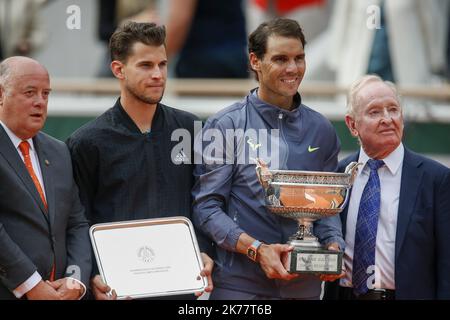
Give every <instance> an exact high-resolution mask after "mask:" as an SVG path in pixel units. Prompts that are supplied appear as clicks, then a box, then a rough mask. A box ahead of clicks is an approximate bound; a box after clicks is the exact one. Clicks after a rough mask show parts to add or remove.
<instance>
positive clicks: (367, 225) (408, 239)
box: [326, 76, 450, 300]
mask: <svg viewBox="0 0 450 320" xmlns="http://www.w3.org/2000/svg"><path fill="white" fill-rule="evenodd" d="M345 122H346V124H347V127H348V128H349V130H350V132H351V134H352V135H353V136H354V137H357V138H358V140H359V142H360V144H361V148H360V150H359V151H358V152H357V153H355V154H353V155H351V156H349V157H348V158H346V159H345V160H343V161H341V163H340V169H341V170H343V168H345V166H346V165H347V164H348V163H349V162H351V161H358V162H360V163H362V165H361V166H360V170H359V172H358V175H357V177H356V179H355V182H354V185H353V188H352V190H351V196H350V200H349V203H348V205H347V207H346V209H345V210H344V211H343V212H342V213H341V219H342V226H343V229H344V230H343V234H344V236H345V241H346V249H345V255H344V267H345V276H344V277H343V278H342V279H340V280H338V281H336V282H338V283H336V284H335V287H334V288H331V286H328V288H327V293H326V298H340V299H365V300H367V299H368V300H385V299H450V248H449V243H450V170H449V168H447V167H445V166H443V165H441V164H439V163H437V162H435V161H433V160H430V159H428V158H426V157H424V156H421V155H418V154H416V153H414V152H412V151H410V150H408V149H407V148H405V147H404V146H403V144H402V136H403V113H402V108H401V106H400V102H399V98H398V95H397V91H396V89H395V87H394V86H393V84H392V83H389V82H385V81H383V80H382V79H381V78H379V77H377V76H364V77H363V78H361V79H360V80H358V81H357V82H356V83H354V84H353V85H352V86H351V88H350V91H349V96H348V113H347V115H346V117H345Z"/></svg>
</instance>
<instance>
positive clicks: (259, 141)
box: [171, 121, 280, 167]
mask: <svg viewBox="0 0 450 320" xmlns="http://www.w3.org/2000/svg"><path fill="white" fill-rule="evenodd" d="M171 141H174V142H178V143H177V144H176V145H175V146H174V147H173V148H172V151H171V159H172V162H173V163H174V164H177V165H178V164H182V163H184V164H207V165H223V164H251V163H255V160H256V158H260V159H263V160H264V161H265V162H266V163H270V166H271V167H278V166H279V162H280V161H279V157H280V132H279V129H251V128H250V129H246V130H244V129H240V128H238V129H224V130H220V129H218V128H209V129H206V130H205V129H203V128H202V122H201V121H195V123H194V136H192V135H191V133H190V132H189V130H187V129H176V130H175V131H173V132H172V135H171ZM192 146H193V148H192ZM192 149H193V150H192Z"/></svg>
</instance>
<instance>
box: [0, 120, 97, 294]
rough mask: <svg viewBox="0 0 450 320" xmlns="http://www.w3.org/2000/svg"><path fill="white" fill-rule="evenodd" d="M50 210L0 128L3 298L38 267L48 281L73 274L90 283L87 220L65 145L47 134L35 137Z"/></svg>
mask: <svg viewBox="0 0 450 320" xmlns="http://www.w3.org/2000/svg"><path fill="white" fill-rule="evenodd" d="M33 143H34V146H35V149H36V152H37V154H38V158H39V163H40V167H41V172H42V178H43V181H44V189H45V194H46V200H47V204H48V212H46V209H45V207H44V204H43V203H42V200H41V198H40V196H39V193H38V191H37V189H36V187H35V185H34V183H33V180H32V179H31V177H30V175H29V173H28V171H27V169H26V167H25V165H24V162H23V161H22V159H21V157H20V155H19V153H18V152H17V151H16V149H15V148H14V145H13V143H12V142H11V140H10V139H9V137H8V135H7V134H6V132H5V131H4V129H3V127H1V126H0V299H15V296H14V295H13V293H12V291H13V290H14V289H15V288H17V287H18V286H19V285H20V284H22V283H23V282H24V281H26V280H27V279H28V278H29V277H30V276H31V275H32V274H33V273H34V272H35V271H38V272H39V274H40V275H41V276H42V278H43V279H44V280H47V279H49V277H50V274H51V271H52V266H53V264H55V268H56V270H55V279H59V278H63V277H65V276H72V277H74V278H77V279H78V280H81V281H82V282H83V283H84V284H85V285H87V284H88V281H89V277H90V272H91V248H90V241H89V235H88V222H87V220H86V218H85V216H84V209H83V207H82V205H81V203H80V200H79V197H78V189H77V186H76V184H75V182H74V179H73V174H72V163H71V159H70V154H69V151H68V149H67V147H66V145H65V144H64V143H63V142H61V141H59V140H56V139H54V138H52V137H50V136H48V135H46V134H44V133H41V132H40V133H38V134H37V135H36V136H35V137H34V138H33Z"/></svg>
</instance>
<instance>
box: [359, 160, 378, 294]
mask: <svg viewBox="0 0 450 320" xmlns="http://www.w3.org/2000/svg"><path fill="white" fill-rule="evenodd" d="M367 164H368V166H369V167H370V176H369V180H368V181H367V184H366V186H365V187H364V191H363V193H362V195H361V201H360V203H359V211H358V219H357V221H356V231H355V250H354V255H353V275H352V282H353V292H354V293H355V295H361V294H364V293H366V292H367V291H368V290H369V285H371V284H368V283H367V282H368V278H369V275H370V274H369V273H368V268H369V267H370V266H375V244H376V240H377V229H378V216H379V214H380V202H381V200H380V178H379V177H378V169H379V168H380V167H381V166H382V165H383V164H384V162H383V161H382V160H373V159H370V160H369V161H368V162H367ZM371 273H373V272H371Z"/></svg>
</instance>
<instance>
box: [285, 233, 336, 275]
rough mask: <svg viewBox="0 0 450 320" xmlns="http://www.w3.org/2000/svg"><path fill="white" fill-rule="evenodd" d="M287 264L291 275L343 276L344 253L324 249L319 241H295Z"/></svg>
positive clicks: (291, 243)
mask: <svg viewBox="0 0 450 320" xmlns="http://www.w3.org/2000/svg"><path fill="white" fill-rule="evenodd" d="M289 244H290V245H292V246H294V250H292V252H290V254H289V257H288V262H287V270H288V272H289V273H301V274H308V273H309V274H311V273H319V274H336V275H338V274H341V272H342V255H343V252H340V251H331V250H326V249H324V248H323V247H322V246H321V245H320V244H319V243H318V242H317V241H308V240H294V241H291V242H290V243H289Z"/></svg>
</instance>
